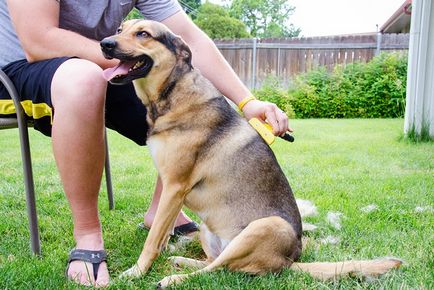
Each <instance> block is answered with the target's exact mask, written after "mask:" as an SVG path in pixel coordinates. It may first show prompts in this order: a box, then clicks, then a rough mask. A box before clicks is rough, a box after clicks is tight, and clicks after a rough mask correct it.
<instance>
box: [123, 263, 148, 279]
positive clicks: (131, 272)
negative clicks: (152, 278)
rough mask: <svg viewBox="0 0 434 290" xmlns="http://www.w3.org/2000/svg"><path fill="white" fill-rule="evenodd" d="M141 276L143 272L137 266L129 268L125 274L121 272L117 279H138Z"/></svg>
mask: <svg viewBox="0 0 434 290" xmlns="http://www.w3.org/2000/svg"><path fill="white" fill-rule="evenodd" d="M142 275H143V271H141V270H140V268H139V267H138V266H137V265H134V266H133V267H131V268H129V269H128V270H126V271H125V272H123V273H122V274H121V275H120V276H119V278H121V279H125V278H138V277H140V276H142Z"/></svg>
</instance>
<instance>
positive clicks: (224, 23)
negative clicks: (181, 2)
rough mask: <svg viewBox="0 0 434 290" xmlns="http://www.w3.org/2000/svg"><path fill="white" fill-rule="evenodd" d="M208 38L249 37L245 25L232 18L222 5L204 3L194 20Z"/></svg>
mask: <svg viewBox="0 0 434 290" xmlns="http://www.w3.org/2000/svg"><path fill="white" fill-rule="evenodd" d="M194 22H195V23H196V25H197V26H199V27H200V28H201V29H202V30H203V31H204V32H205V33H206V34H208V36H209V37H210V38H245V37H250V35H249V33H248V32H247V29H246V25H245V24H244V23H243V22H241V21H240V20H238V19H236V18H233V17H231V16H230V15H229V12H228V11H227V10H226V9H225V8H224V7H222V6H219V5H216V4H212V3H209V2H206V3H204V4H203V5H202V6H201V7H200V8H199V10H198V13H197V17H196V19H195V20H194Z"/></svg>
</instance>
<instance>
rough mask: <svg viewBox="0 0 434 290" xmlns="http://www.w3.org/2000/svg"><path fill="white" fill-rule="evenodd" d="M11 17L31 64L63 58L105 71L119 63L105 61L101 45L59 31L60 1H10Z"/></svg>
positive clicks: (77, 35) (76, 34) (64, 31)
mask: <svg viewBox="0 0 434 290" xmlns="http://www.w3.org/2000/svg"><path fill="white" fill-rule="evenodd" d="M7 4H8V8H9V14H10V17H11V19H12V23H13V25H14V27H15V30H16V32H17V35H18V38H19V40H20V43H21V45H22V47H23V49H24V52H25V54H26V58H27V60H28V61H29V62H34V61H38V60H45V59H50V58H55V57H63V56H77V57H80V58H83V59H87V60H90V61H92V62H94V63H96V64H98V65H99V66H101V67H102V68H107V67H111V66H114V65H115V64H116V63H117V61H115V60H112V61H109V60H107V59H105V58H104V57H103V55H102V53H101V49H100V46H99V43H98V42H97V41H95V40H91V39H88V38H86V37H84V36H81V35H79V34H78V33H74V32H71V31H68V30H65V29H61V28H59V8H60V7H59V6H60V5H59V2H58V1H56V0H32V1H22V0H7Z"/></svg>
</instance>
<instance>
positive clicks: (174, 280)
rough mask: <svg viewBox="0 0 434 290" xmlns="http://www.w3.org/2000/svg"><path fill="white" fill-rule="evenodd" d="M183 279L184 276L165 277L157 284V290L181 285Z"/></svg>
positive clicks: (185, 276)
mask: <svg viewBox="0 0 434 290" xmlns="http://www.w3.org/2000/svg"><path fill="white" fill-rule="evenodd" d="M185 278H187V275H186V274H180V275H172V276H167V277H165V278H164V279H163V280H161V281H160V282H158V284H157V289H166V288H167V287H169V286H173V285H175V284H179V283H181V282H182V281H183V280H184V279H185Z"/></svg>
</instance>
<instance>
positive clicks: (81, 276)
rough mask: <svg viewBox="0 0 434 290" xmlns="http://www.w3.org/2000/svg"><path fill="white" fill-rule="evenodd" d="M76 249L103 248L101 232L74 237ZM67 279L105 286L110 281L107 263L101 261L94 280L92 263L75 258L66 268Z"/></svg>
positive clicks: (96, 249) (86, 284) (84, 283)
mask: <svg viewBox="0 0 434 290" xmlns="http://www.w3.org/2000/svg"><path fill="white" fill-rule="evenodd" d="M76 240H77V245H76V249H84V250H93V251H99V250H103V249H104V243H103V241H102V238H101V234H90V235H85V236H82V237H79V238H77V239H76ZM66 274H67V277H68V279H70V280H72V281H74V282H76V283H78V284H80V285H85V286H94V287H107V286H108V284H109V281H110V276H109V272H108V269H107V263H106V262H101V264H100V265H99V268H98V273H97V276H96V277H97V278H96V280H95V278H94V273H93V265H92V263H89V262H84V261H81V260H75V261H72V262H70V263H69V265H68V268H67V273H66Z"/></svg>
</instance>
